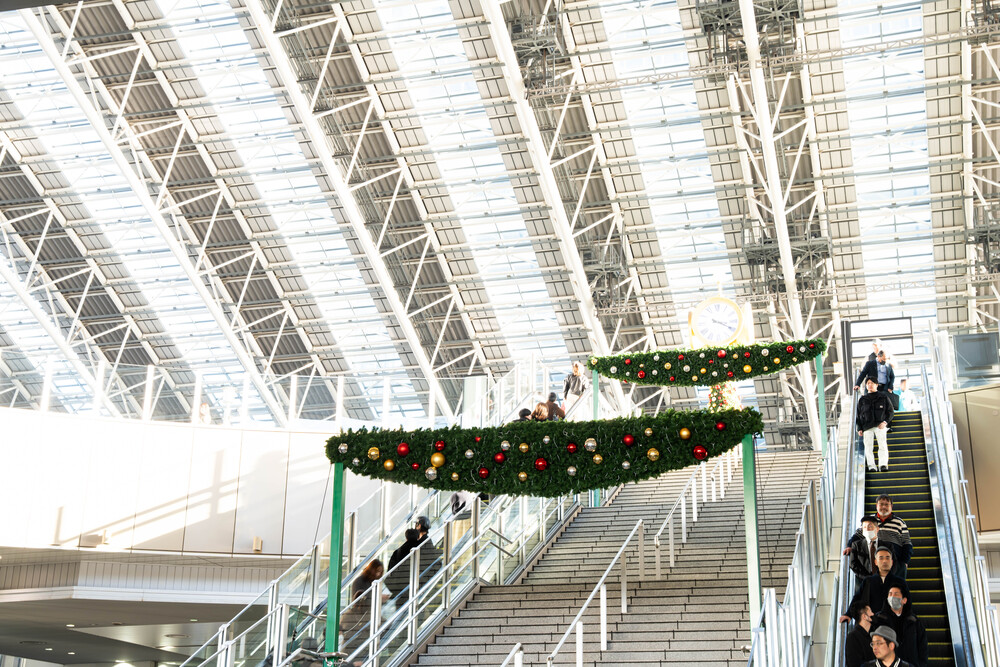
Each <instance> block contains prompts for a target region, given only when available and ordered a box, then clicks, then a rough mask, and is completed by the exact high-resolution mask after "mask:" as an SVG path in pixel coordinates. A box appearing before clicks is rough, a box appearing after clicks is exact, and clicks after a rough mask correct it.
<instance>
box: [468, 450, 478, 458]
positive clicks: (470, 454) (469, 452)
mask: <svg viewBox="0 0 1000 667" xmlns="http://www.w3.org/2000/svg"><path fill="white" fill-rule="evenodd" d="M475 455H476V453H475V452H474V451H472V450H471V449H466V450H465V458H467V459H471V458H472V457H473V456H475Z"/></svg>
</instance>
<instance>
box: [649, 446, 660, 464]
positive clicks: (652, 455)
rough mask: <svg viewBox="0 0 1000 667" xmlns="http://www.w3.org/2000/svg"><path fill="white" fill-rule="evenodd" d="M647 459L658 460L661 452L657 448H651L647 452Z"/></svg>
mask: <svg viewBox="0 0 1000 667" xmlns="http://www.w3.org/2000/svg"><path fill="white" fill-rule="evenodd" d="M646 458H647V459H649V460H650V461H656V460H658V459H659V458H660V450H658V449H657V448H656V447H650V448H649V449H648V450H647V451H646Z"/></svg>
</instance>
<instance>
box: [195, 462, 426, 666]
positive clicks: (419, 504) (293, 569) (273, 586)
mask: <svg viewBox="0 0 1000 667" xmlns="http://www.w3.org/2000/svg"><path fill="white" fill-rule="evenodd" d="M388 486H389V483H388V482H383V483H382V484H380V485H379V487H378V488H376V489H375V490H374V491H373V492H372V493H371V494H369V495H368V496H367V497H366V498H365V499H364V500H363V501H362V502H361V504H360V505H358V507H357V509H355V510H354V511H353V512H351V513H350V514H349V515H348V516H347V517H346V519H345V524H346V527H347V528H346V530H345V534H346V535H348V536H349V539H350V540H351V541H352V544H351V551H352V552H353V547H354V545H353V539H354V526H356V525H357V517H358V514H359V513H360V512H361V511H362V509H363V508H364V507H365V505H366V504H368V503H370V502H371V501H372V500H373V499H375V498H376V497H380V496H382V495H383V494H385V493H386V489H387V488H388ZM416 490H417V487H414V491H415V492H416ZM439 494H440V492H439V491H437V490H434V491H431V492H430V493H428V494H427V495H426V496H424V497H423V498H421V499H420V500H415V497H414V496H413V495H411V499H410V507H409V512H408V513H407V515H406V517H405V518H404V519H403V520H402V521H400V522H399V523H398V524H397V525H396V526H393V527H391V528H390V529H389V530H387V531H386V535H385V536H384V537H383V538H382V539H381V540H380V541H379V542H378V543H377V544H376V545H375V547H374V548H373V549H372V551H371V552H370V553H378V552H379V551H380V550H381V549H383V548H385V546H386V545H387V544H388V543H389V541H391V540H392V539H393V538H394V537H397V535H396V533H398V532H399V530H400V528H402V529H404V530H405V527H406V526H407V525H410V524H412V523H413V522H414V520H415V517H416V516H419V514H420V513H421V512H423V511H424V510H425V509H426V508H427V506H428V505H429V504H430V503H431V502H432V501H433V500H434V498H435V497H437V496H438V495H439ZM382 502H383V503H387V502H388V498H387V497H386V498H383V499H382ZM414 503H415V504H414ZM329 541H330V536H329V534H327V535H326V536H325V537H324V538H322V539H321V540H320V541H319V542H317V543H316V544H314V545H313V547H312V548H311V549H310V550H309V551H308V552H307V553H305V554H303V555H302V556H300V557H299V558H298V559H296V561H295V562H294V563H292V565H291V566H289V567H288V568H287V569H286V570H285V571H284V572H282V573H281V575H279V576H278V577H277V578H276V579H274V580H273V581H271V582H270V583H269V584H268V586H267V588H266V589H265V590H264V592H263V593H261V594H260V595H258V596H257V597H256V598H254V600H253V601H251V602H250V603H249V604H247V605H246V606H244V607H243V609H241V610H240V611H239V613H237V614H236V615H235V616H233V618H232V619H231V620H230V621H229V622H228V623H225V624H224V625H222V626H220V627H219V629H218V630H217V631H216V632H215V634H213V635H212V636H211V637H210V638H209V639H208V640H207V641H206V642H205V643H204V644H202V645H201V646H200V647H199V648H198V649H197V650H196V651H194V652H193V653H192V654H191V656H190V657H188V658H187V659H186V660H185V661H184V662H182V663H181V667H187V666H188V665H189V663H190V664H198V663H197V658H198V656H199V654H200V653H201V652H202V651H205V650H211V647H214V646H218V645H219V644H220V643H221V642H224V641H225V639H226V637H225V635H226V634H227V633H228V631H229V628H230V627H231V626H233V625H234V624H235V623H236V622H237V621H238V620H239V619H240V618H241V617H243V615H244V614H247V613H248V612H249V611H250V610H251V609H252V608H254V607H259V606H260V605H262V604H267V605H268V606H269V607H270V606H273V605H272V604H271V597H272V593H273V592H274V591H276V590H277V589H278V588H279V587H280V585H281V583H282V582H283V581H284V580H285V579H286V577H290V578H293V579H294V578H295V577H297V576H299V571H300V570H301V569H302V565H303V564H304V563H308V562H309V561H311V560H312V561H315V560H316V559H317V558H318V557H319V554H320V552H321V551H322V548H323V547H324V546H325V545H326V544H327V543H328V542H329ZM351 558H353V553H349V554H348V559H351ZM367 560H368V556H365V557H363V558H359V559H358V561H359V565H358V566H357V567H355V568H353V569H352V570H351V572H349V573H348V574H347V575H346V576H345V577H344V580H343V586H342V590H343V589H344V588H347V589H349V587H350V586H351V583H352V582H353V579H354V577H356V576H357V574H358V573H359V572H360V571H361V564H363V563H365V562H367ZM316 583H317V582H314V585H316ZM324 592H325V591H324ZM193 661H195V662H193Z"/></svg>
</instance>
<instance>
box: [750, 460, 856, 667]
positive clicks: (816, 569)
mask: <svg viewBox="0 0 1000 667" xmlns="http://www.w3.org/2000/svg"><path fill="white" fill-rule="evenodd" d="M836 478H837V453H836V449H834V448H831V449H830V451H829V453H828V454H827V456H826V458H825V459H824V460H823V474H822V475H821V477H820V479H819V481H817V480H812V481H810V482H809V492H808V494H807V495H806V501H805V502H804V503H803V505H802V519H801V521H800V522H799V529H798V531H797V533H796V538H795V550H794V551H793V552H792V562H791V564H789V566H788V580H787V584H786V585H785V596H784V600H782V602H781V603H780V604H779V603H778V601H777V596H776V595H775V593H774V589H771V588H769V589H766V590H765V595H764V597H763V600H762V605H761V609H762V613H761V615H760V618H759V619H758V623H757V625H756V626H755V627H754V636H753V639H754V641H755V643H756V644H757V647H756V649H757V650H756V652H753V649H751V650H752V653H753V656H752V658H751V660H752V662H748V663H747V664H748V666H750V665H752V666H753V667H764V666H765V665H766V666H769V667H770V666H776V665H806V664H809V650H810V648H811V647H812V638H811V636H810V634H811V629H812V626H813V622H814V618H815V614H816V606H817V605H816V598H817V593H818V591H819V585H820V576H821V575H822V573H823V563H824V561H825V559H826V554H827V549H828V548H829V540H830V528H831V527H832V525H833V505H834V502H835V499H836V494H835V490H836V484H835V483H830V482H831V480H836ZM767 593H770V595H768V594H767ZM760 628H763V632H756V630H758V629H760Z"/></svg>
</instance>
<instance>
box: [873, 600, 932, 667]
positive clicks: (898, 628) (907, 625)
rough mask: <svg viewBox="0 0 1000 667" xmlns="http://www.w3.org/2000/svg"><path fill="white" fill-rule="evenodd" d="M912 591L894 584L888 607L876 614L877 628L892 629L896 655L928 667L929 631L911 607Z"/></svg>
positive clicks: (874, 622) (919, 666)
mask: <svg viewBox="0 0 1000 667" xmlns="http://www.w3.org/2000/svg"><path fill="white" fill-rule="evenodd" d="M909 595H910V591H909V589H908V588H907V587H906V584H904V583H899V584H893V585H892V586H890V587H889V592H888V593H887V596H886V605H885V606H884V607H882V611H880V612H879V613H877V614H875V620H874V621H873V624H874V625H875V627H884V628H892V631H893V632H894V633H895V635H896V639H897V641H896V655H898V656H899V657H900V658H902V659H903V660H905V661H907V662H909V663H910V664H912V665H914V667H927V661H928V658H927V630H926V629H925V628H924V622H923V621H921V620H920V619H919V618H918V617H917V615H916V614H914V613H913V610H912V608H911V606H910V599H909Z"/></svg>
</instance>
